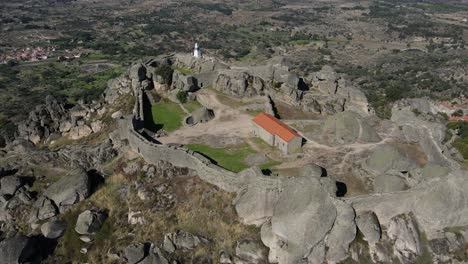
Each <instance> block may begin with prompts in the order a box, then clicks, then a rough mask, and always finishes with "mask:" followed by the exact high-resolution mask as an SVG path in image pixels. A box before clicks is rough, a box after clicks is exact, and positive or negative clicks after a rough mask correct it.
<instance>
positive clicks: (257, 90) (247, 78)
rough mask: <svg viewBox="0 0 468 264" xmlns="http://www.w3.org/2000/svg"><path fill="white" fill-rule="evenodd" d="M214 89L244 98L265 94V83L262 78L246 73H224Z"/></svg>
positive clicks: (218, 78)
mask: <svg viewBox="0 0 468 264" xmlns="http://www.w3.org/2000/svg"><path fill="white" fill-rule="evenodd" d="M214 88H215V89H216V90H218V91H221V92H223V93H226V94H229V95H233V96H237V97H244V96H254V95H263V94H264V88H265V85H264V82H263V80H262V79H261V78H259V77H256V76H252V75H250V74H248V73H247V72H244V71H232V70H229V71H227V70H226V71H223V72H221V73H219V75H218V76H217V78H216V80H215V81H214Z"/></svg>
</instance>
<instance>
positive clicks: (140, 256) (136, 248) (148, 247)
mask: <svg viewBox="0 0 468 264" xmlns="http://www.w3.org/2000/svg"><path fill="white" fill-rule="evenodd" d="M124 256H125V260H126V263H128V264H169V261H168V260H167V259H166V258H165V257H164V256H163V254H162V253H161V250H160V249H159V248H157V247H156V246H155V245H153V244H152V243H144V244H136V245H131V246H128V247H126V248H125V250H124Z"/></svg>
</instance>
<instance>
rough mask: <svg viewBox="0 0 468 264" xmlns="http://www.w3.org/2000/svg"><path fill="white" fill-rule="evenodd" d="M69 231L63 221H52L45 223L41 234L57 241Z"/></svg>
mask: <svg viewBox="0 0 468 264" xmlns="http://www.w3.org/2000/svg"><path fill="white" fill-rule="evenodd" d="M66 229H67V222H65V221H63V220H52V221H49V222H45V223H44V224H42V226H41V232H42V234H43V235H44V237H47V238H51V239H56V238H59V237H61V236H62V235H63V233H65V230H66Z"/></svg>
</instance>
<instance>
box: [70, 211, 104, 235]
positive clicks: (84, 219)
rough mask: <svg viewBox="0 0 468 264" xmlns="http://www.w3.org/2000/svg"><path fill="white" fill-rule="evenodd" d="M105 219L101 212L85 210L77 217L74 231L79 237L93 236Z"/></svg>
mask: <svg viewBox="0 0 468 264" xmlns="http://www.w3.org/2000/svg"><path fill="white" fill-rule="evenodd" d="M106 217H107V216H106V214H104V213H103V212H98V211H94V210H86V211H84V212H82V213H81V214H80V215H78V219H77V220H76V226H75V231H76V232H77V233H78V234H80V235H94V234H96V232H98V231H99V230H100V229H101V226H102V224H103V223H104V221H105V220H106Z"/></svg>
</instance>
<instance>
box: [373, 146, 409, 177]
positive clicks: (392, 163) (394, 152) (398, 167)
mask: <svg viewBox="0 0 468 264" xmlns="http://www.w3.org/2000/svg"><path fill="white" fill-rule="evenodd" d="M365 165H366V167H367V168H368V169H370V170H372V171H375V172H377V173H392V172H393V173H396V174H397V173H399V172H407V171H410V170H411V169H413V168H415V167H416V164H415V162H414V161H412V160H411V159H409V158H408V157H407V156H406V154H404V153H402V152H401V151H400V150H398V149H397V148H395V147H393V146H391V145H379V146H378V147H377V148H375V150H374V151H373V152H372V154H371V155H370V157H369V158H368V159H367V160H366V162H365Z"/></svg>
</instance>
